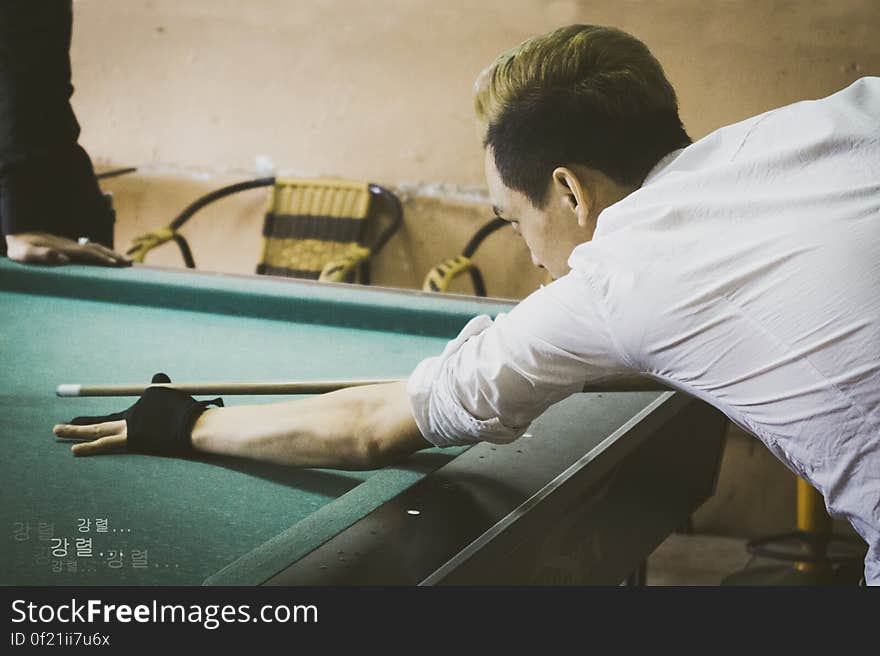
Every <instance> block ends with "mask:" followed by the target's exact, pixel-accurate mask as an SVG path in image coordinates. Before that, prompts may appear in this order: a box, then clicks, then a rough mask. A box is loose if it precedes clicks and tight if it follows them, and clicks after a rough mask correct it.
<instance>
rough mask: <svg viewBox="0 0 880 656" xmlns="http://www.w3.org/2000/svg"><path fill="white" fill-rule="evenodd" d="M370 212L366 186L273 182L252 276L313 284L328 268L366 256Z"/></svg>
mask: <svg viewBox="0 0 880 656" xmlns="http://www.w3.org/2000/svg"><path fill="white" fill-rule="evenodd" d="M369 209H370V185H369V184H367V183H365V182H354V181H350V180H335V179H297V178H276V180H275V184H274V185H273V186H272V189H271V191H270V193H269V199H268V203H267V206H266V215H265V219H264V221H263V239H264V241H263V253H262V255H261V257H260V262H259V264H258V265H257V273H261V274H267V275H275V276H290V277H295V278H310V279H312V280H317V279H319V278H320V277H321V274H322V272H323V271H324V270H325V268H326V267H327V266H328V264H331V263H335V262H340V261H343V260H349V259H351V258H353V257H354V258H358V257H359V256H362V255H365V254H364V251H365V250H366V249H365V247H364V245H363V239H364V233H365V225H366V218H367V215H368V213H369ZM368 254H369V253H367V254H366V255H368Z"/></svg>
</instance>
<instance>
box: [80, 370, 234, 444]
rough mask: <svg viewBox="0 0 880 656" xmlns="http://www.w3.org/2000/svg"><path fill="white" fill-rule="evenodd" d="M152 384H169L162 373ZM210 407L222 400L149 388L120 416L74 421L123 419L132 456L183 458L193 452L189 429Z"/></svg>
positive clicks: (155, 377)
mask: <svg viewBox="0 0 880 656" xmlns="http://www.w3.org/2000/svg"><path fill="white" fill-rule="evenodd" d="M150 382H152V383H170V382H171V379H170V378H169V377H168V376H166V375H165V374H163V373H157V374H156V375H155V376H153V380H152V381H150ZM209 405H216V406H220V407H222V406H223V399H220V398H217V399H211V400H210V401H196V400H195V399H193V398H192V397H191V396H189V395H188V394H184V393H183V392H181V391H179V390H175V389H168V388H167V387H148V388H147V389H146V390H144V393H143V394H141V398H140V399H138V400H137V401H136V402H135V403H134V405H132V406H131V407H130V408H128V409H127V410H123V411H122V412H115V413H113V414H110V415H104V416H101V417H76V418H74V419H72V420H71V421H70V422H69V423H71V424H76V425H79V426H83V425H87V424H99V423H103V422H106V421H118V420H120V419H125V423H126V430H127V434H128V438H127V448H128V450H129V451H131V452H133V453H152V454H157V455H169V456H172V455H175V456H179V455H186V454H188V453H191V452H192V439H191V437H192V428H193V425H194V424H195V423H196V419H198V418H199V416H201V414H202V413H203V412H204V411H205V410H206V409H207V408H208V406H209Z"/></svg>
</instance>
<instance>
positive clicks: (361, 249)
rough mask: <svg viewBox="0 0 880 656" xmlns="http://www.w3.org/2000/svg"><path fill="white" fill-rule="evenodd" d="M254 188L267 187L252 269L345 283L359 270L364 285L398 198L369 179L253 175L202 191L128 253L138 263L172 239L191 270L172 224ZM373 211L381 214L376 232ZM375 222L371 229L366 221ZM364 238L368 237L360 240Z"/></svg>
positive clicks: (395, 220)
mask: <svg viewBox="0 0 880 656" xmlns="http://www.w3.org/2000/svg"><path fill="white" fill-rule="evenodd" d="M259 187H270V193H269V198H268V202H267V205H266V213H265V216H264V220H263V239H264V241H263V251H262V254H261V256H260V261H259V264H258V265H257V273H262V274H268V275H280V276H289V277H296V278H311V279H318V280H324V281H330V282H345V281H350V280H353V279H354V278H355V276H356V275H359V277H360V282H361V283H363V284H369V282H370V267H369V259H370V257H372V256H373V255H375V254H376V253H378V252H379V251H380V250H381V249H382V247H383V246H384V245H385V244H386V243H387V242H388V240H389V239H390V238H391V237H392V236H393V234H394V233H395V232H396V231H397V229H398V228H399V227H400V225H401V223H402V222H403V207H402V206H401V203H400V199H398V197H397V196H396V195H395V194H394V193H393V192H391V191H390V190H388V189H386V188H384V187H380V186H379V185H376V184H372V183H367V182H359V181H352V180H343V179H336V178H274V177H272V178H258V179H256V180H248V181H245V182H238V183H236V184H232V185H228V186H226V187H222V188H220V189H217V190H215V191H212V192H211V193H209V194H206V195H204V196H202V197H201V198H199V199H197V200H196V201H194V202H193V203H191V204H190V205H188V206H187V207H186V208H185V209H184V210H183V211H182V212H181V213H180V214H179V215H178V216H177V217H175V218H174V220H173V221H171V223H170V224H169V225H168V226H167V227H163V228H159V229H157V230H153V231H150V232H148V233H146V234H144V235H141V236H139V237H137V238H136V239H135V240H134V242H133V244H132V246H131V248H129V249H128V251H127V252H128V254H129V255H131V256H132V258H133V259H135V261H138V262H143V261H144V258H145V257H146V255H147V253H148V252H149V251H151V250H152V249H154V248H157V247H158V246H160V245H162V244H164V243H165V242H168V241H172V240H173V241H174V242H176V243H177V245H178V247H179V248H180V251H181V255H182V256H183V259H184V262H185V264H186V266H187V267H189V268H195V260H194V258H193V256H192V251H191V249H190V247H189V244H188V243H187V241H186V239H185V238H184V237H183V235H181V234H180V233H179V232H178V231H179V229H180V228H181V227H183V225H184V224H185V223H186V222H187V221H189V220H190V219H191V218H192V217H193V215H195V214H196V213H197V212H198V211H199V210H201V209H202V208H203V207H205V206H206V205H209V204H211V203H214V202H216V201H218V200H220V199H221V198H225V197H227V196H231V195H233V194H237V193H239V192H242V191H247V190H249V189H256V188H259ZM376 200H380V201H381V203H376V202H374V201H376ZM380 214H383V215H385V214H387V217H383V218H386V219H387V220H386V221H385V225H384V227H383V228H382V229H381V230H380V229H379V228H378V223H379V218H380V216H379V215H380ZM374 220H375V223H376V227H371V226H368V225H367V224H368V223H371V222H373V221H374ZM374 235H375V236H374ZM365 239H371V240H372V242H371V243H370V244H366V243H364V242H365Z"/></svg>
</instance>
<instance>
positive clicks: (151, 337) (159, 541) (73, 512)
mask: <svg viewBox="0 0 880 656" xmlns="http://www.w3.org/2000/svg"><path fill="white" fill-rule="evenodd" d="M506 307H507V306H506V305H503V304H501V303H498V304H494V305H493V304H491V303H487V304H478V303H476V302H474V301H468V300H458V299H451V298H448V297H434V298H431V297H429V296H427V295H418V294H398V293H394V292H390V291H375V292H374V291H371V290H358V289H356V288H355V289H352V288H346V287H341V286H323V285H315V284H303V283H295V282H290V283H288V282H278V281H275V280H263V279H257V278H253V279H248V278H232V277H229V278H227V277H222V276H198V275H191V274H183V273H179V272H170V271H155V270H149V269H145V268H137V269H128V270H106V269H95V268H86V267H64V268H58V269H46V268H38V269H33V268H28V269H26V268H25V267H20V266H17V265H14V264H12V263H9V262H8V261H6V260H2V259H0V352H2V370H0V383H2V385H0V421H2V425H0V439H2V440H3V447H4V458H3V459H2V464H0V477H2V480H3V503H2V505H0V528H2V531H3V533H2V535H0V545H2V559H0V583H3V584H30V585H41V584H49V585H61V584H74V585H89V584H107V583H112V584H117V585H127V584H146V585H155V584H162V585H166V584H167V585H190V584H200V583H202V582H203V581H204V580H205V579H208V578H209V577H212V576H215V575H217V574H218V572H221V571H222V574H221V578H222V580H224V581H226V582H230V583H241V584H254V583H259V582H261V581H262V580H265V578H267V577H268V576H271V575H272V574H273V573H274V572H276V571H277V570H278V569H280V568H281V567H283V566H284V565H286V564H287V563H289V562H291V560H292V559H293V558H295V557H296V556H297V555H298V554H299V555H301V554H303V553H306V552H307V551H308V550H310V549H312V548H314V547H315V546H317V545H318V544H320V543H321V542H323V541H325V540H326V539H328V538H329V537H331V536H332V535H334V534H335V533H336V532H338V531H340V530H342V529H344V528H345V527H346V526H347V525H349V524H350V523H352V522H353V521H356V520H357V519H358V518H359V517H361V516H363V514H365V513H367V512H369V511H370V510H372V509H373V508H375V507H376V506H378V505H379V504H381V503H382V502H384V501H385V500H387V499H388V498H391V497H392V496H393V495H395V494H397V493H399V492H400V491H401V490H403V489H405V488H406V487H408V486H410V485H412V484H413V483H415V482H416V481H418V480H419V479H420V478H421V477H422V476H424V475H425V473H427V472H430V471H432V470H433V469H436V468H437V467H438V466H442V464H444V463H445V462H447V461H448V460H449V459H451V458H454V457H455V456H456V455H457V453H458V452H459V451H457V450H444V451H442V452H441V451H439V450H435V453H432V452H430V451H428V452H423V453H421V454H418V455H417V456H415V457H414V458H413V459H412V460H411V461H409V462H408V463H407V464H406V465H404V466H402V467H396V468H388V469H385V470H381V471H379V472H358V473H348V472H332V471H325V470H293V469H290V468H284V467H276V466H270V465H261V464H256V463H250V462H247V461H242V460H231V459H194V460H177V459H167V458H158V457H152V456H144V455H135V454H121V455H114V456H103V457H95V458H73V457H72V456H71V455H70V452H69V449H68V445H66V444H64V443H62V442H60V441H58V440H56V439H55V438H54V437H53V435H52V433H51V426H52V425H53V424H54V423H57V422H60V421H65V420H68V419H70V418H72V417H73V416H76V415H80V414H101V413H105V412H111V411H115V410H119V409H122V408H123V407H125V406H127V405H128V404H129V403H131V401H132V400H133V399H119V398H117V399H107V398H103V399H59V398H56V397H55V395H54V390H55V386H56V385H58V384H59V383H82V384H88V383H132V382H141V381H147V380H149V378H150V376H151V375H152V374H153V373H155V372H156V371H164V372H166V373H168V374H169V375H170V376H171V378H172V380H178V381H181V382H183V381H210V380H218V381H219V380H224V381H248V380H251V381H270V380H296V379H320V378H360V377H364V378H373V377H405V376H406V375H407V374H408V373H409V371H411V369H412V367H413V366H415V365H416V364H417V363H418V362H419V361H420V360H421V359H422V358H423V357H426V356H429V355H433V354H436V353H438V352H439V351H440V350H441V349H442V347H443V345H444V344H445V342H446V340H447V339H448V338H450V337H452V336H454V334H455V332H456V331H457V330H458V329H459V328H460V327H461V326H462V325H463V324H464V322H465V321H466V320H467V319H468V318H469V317H470V316H473V315H474V314H477V313H480V312H488V313H490V314H496V313H497V312H498V311H503V310H504V309H505V308H506ZM273 400H277V397H261V398H248V397H229V398H227V399H226V401H227V404H234V403H254V402H259V403H265V402H271V401H273ZM80 518H83V519H89V520H91V526H90V531H89V532H88V533H83V532H80V531H79V530H78V528H79V526H78V525H79V520H80ZM98 518H100V519H107V520H108V531H107V532H106V533H104V532H101V533H99V532H96V525H95V520H96V519H98ZM24 527H29V532H28V533H25V532H24V530H23V528H24ZM53 538H54V539H55V540H58V539H64V538H67V539H68V540H69V553H68V556H67V557H55V556H53V555H52V554H51V553H47V552H48V551H51V547H52V546H53V544H57V543H53ZM77 538H91V539H92V551H93V555H92V556H91V557H76V553H75V551H76V549H75V540H76V539H77ZM111 550H115V551H122V552H124V554H125V556H124V560H123V565H122V567H120V568H118V569H116V568H113V567H110V564H109V563H108V561H107V556H108V554H109V552H110V551H111ZM134 550H138V551H146V552H147V565H146V567H142V568H141V567H134V566H133V562H132V552H133V551H134ZM100 554H103V555H100ZM71 562H74V563H75V564H76V571H71V569H72V566H71V564H70V563H71ZM53 566H54V567H55V568H60V569H61V571H53Z"/></svg>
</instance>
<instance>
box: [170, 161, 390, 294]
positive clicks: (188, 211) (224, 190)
mask: <svg viewBox="0 0 880 656" xmlns="http://www.w3.org/2000/svg"><path fill="white" fill-rule="evenodd" d="M275 181H276V178H275V177H274V176H273V177H269V178H256V179H254V180H248V181H245V182H237V183H235V184H231V185H227V186H225V187H221V188H220V189H216V190H214V191H212V192H210V193H208V194H205V195H204V196H202V197H200V198H198V199H196V200H195V201H193V202H192V203H190V204H189V205H187V206H186V207H185V208H184V210H183V211H182V212H181V213H180V214H178V215H177V216H176V217H174V219H173V220H172V221H171V223H170V224H169V226H168V227H169V228H171V229H172V230H173V231H174V232H175V234H174V242H175V243H176V244H177V247H178V248H179V249H180V254H181V256H182V257H183V261H184V263H185V264H186V266H187V268H189V269H194V268H196V264H195V260H194V259H193V255H192V249H191V248H190V246H189V243H188V242H187V241H186V238H185V237H183V235H181V234H179V233H177V230H178V229H180V228H181V227H182V226H183V225H184V224H185V223H186V222H187V221H189V220H190V219H191V218H192V217H193V215H194V214H195V213H196V212H198V211H199V210H201V209H202V208H204V207H205V206H207V205H210V204H211V203H213V202H215V201H218V200H220V199H221V198H226V197H227V196H232V195H233V194H237V193H239V192H242V191H248V190H250V189H259V188H261V187H271V186H272V185H274V184H275ZM368 189H369V192H370V195H371V196H373V197H374V198H381V199H383V200H384V201H385V203H386V205H387V208H388V210H389V213H390V214H391V223H390V224H389V225H388V226H386V228H385V229H384V230H383V231H382V232H380V234H379V237H378V238H377V239H376V241H375V243H374V244H373V245H372V246H370V247H369V248H370V250H371V251H372V253H373V254H374V255H375V254H376V253H378V252H379V251H380V250H381V249H382V248H383V247H384V246H385V244H386V243H388V240H389V239H391V237H392V236H393V235H394V233H395V232H396V231H397V229H398V228H399V227H400V225H401V223H403V206H402V205H401V203H400V199H399V198H398V197H397V195H396V194H394V193H393V192H391V191H390V190H389V189H386V188H385V187H382V186H380V185H377V184H373V183H370V184H369V185H368ZM370 211H371V212H372V208H371V210H370ZM360 274H361V282H362V283H363V284H365V285H368V284H370V266H369V262H364V263H363V264H362V265H361V269H360Z"/></svg>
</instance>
